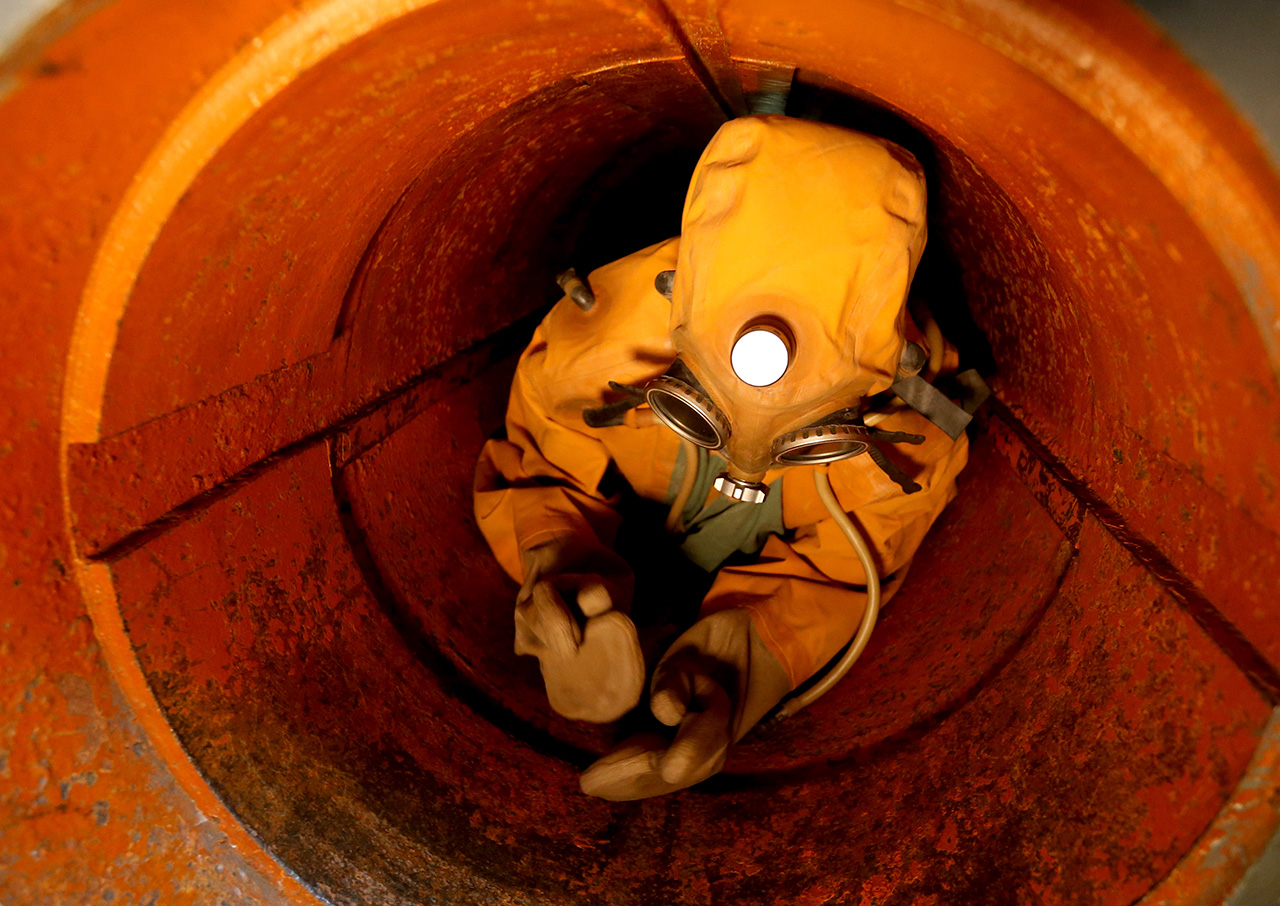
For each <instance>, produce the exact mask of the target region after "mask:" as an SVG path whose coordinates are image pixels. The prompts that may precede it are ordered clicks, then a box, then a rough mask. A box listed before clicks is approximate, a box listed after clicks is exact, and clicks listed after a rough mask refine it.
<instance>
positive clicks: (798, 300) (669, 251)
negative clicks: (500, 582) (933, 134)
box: [475, 116, 967, 799]
mask: <svg viewBox="0 0 1280 906" xmlns="http://www.w3.org/2000/svg"><path fill="white" fill-rule="evenodd" d="M925 201H926V193H925V185H924V177H923V173H922V170H921V168H920V166H919V164H918V163H917V162H916V160H915V159H914V158H913V157H912V156H911V155H910V154H909V153H908V152H906V151H905V150H903V149H902V148H900V147H898V146H896V145H894V144H892V143H890V142H888V141H885V140H883V139H879V138H874V137H871V136H867V135H863V134H860V133H856V132H851V131H848V130H845V129H841V128H837V127H835V126H830V125H825V124H820V123H815V122H809V121H804V120H798V119H791V118H788V117H783V116H765V117H745V118H741V119H736V120H732V121H730V122H728V123H727V124H725V125H724V126H723V127H722V128H721V129H720V130H719V131H718V132H717V133H716V135H715V137H714V138H713V139H712V140H711V142H710V144H709V145H708V146H707V148H706V150H705V151H704V153H703V155H702V157H701V159H700V160H699V162H698V165H697V167H696V169H695V171H694V176H693V180H692V183H691V185H690V188H689V192H688V195H687V197H686V201H685V207H684V213H683V217H682V231H681V235H680V236H679V237H677V238H675V239H670V240H668V241H666V242H662V243H659V244H657V245H655V246H652V247H650V248H647V249H644V250H643V251H640V252H637V253H635V254H633V255H630V256H628V257H626V258H623V259H621V260H619V261H616V262H614V263H612V264H609V265H607V266H605V267H602V268H600V269H598V270H596V271H594V272H593V273H592V274H590V276H589V284H590V286H589V291H587V292H582V290H583V289H585V288H584V287H577V288H576V289H577V292H576V296H577V302H578V304H575V302H574V300H573V299H571V298H569V297H566V298H565V299H564V300H562V301H561V302H560V303H559V304H557V305H556V306H555V307H554V308H553V309H552V311H551V312H550V314H548V315H547V317H546V319H545V320H544V321H543V322H542V324H541V325H540V326H539V328H538V330H537V331H536V333H535V334H534V337H533V341H532V342H531V343H530V345H529V347H528V348H527V349H526V350H525V352H524V354H523V356H522V357H521V359H520V362H519V365H518V367H517V371H516V375H515V379H514V382H513V384H512V388H511V398H510V403H509V408H508V411H507V420H506V436H505V438H502V439H495V440H492V441H490V442H489V443H488V445H487V446H486V447H485V448H484V451H483V452H482V454H481V457H480V461H479V464H478V466H477V472H476V487H475V508H476V516H477V519H478V522H479V525H480V528H481V530H482V531H483V533H484V535H485V537H486V539H487V540H488V542H489V544H490V545H491V547H492V548H493V551H494V553H495V555H496V556H497V558H498V560H499V561H500V563H501V564H502V566H503V568H504V569H505V570H506V571H507V572H508V573H509V574H510V575H511V576H512V577H514V578H515V579H516V581H518V582H520V583H521V588H520V591H519V593H518V595H517V599H516V612H515V624H516V640H515V646H516V651H517V653H521V654H530V655H533V656H536V657H537V658H538V659H539V662H540V666H541V669H542V674H543V678H544V680H545V683H546V689H547V694H548V698H549V700H550V703H551V705H552V707H553V708H554V709H555V710H556V711H557V712H559V713H560V714H562V715H565V716H566V717H570V718H575V719H580V720H588V721H597V722H607V721H613V720H616V719H618V718H619V717H620V716H622V715H623V714H624V713H625V712H627V711H628V710H630V709H631V708H633V707H635V706H636V704H637V703H638V702H639V700H640V697H641V694H642V692H643V690H644V684H645V664H644V658H643V656H642V653H641V648H640V644H639V641H638V637H637V633H636V629H635V626H634V625H633V623H632V621H631V619H630V618H629V617H628V613H629V608H630V605H631V594H632V586H633V580H632V573H631V571H630V568H629V567H628V565H627V564H626V563H625V562H624V561H623V560H622V558H621V557H620V556H619V555H618V554H617V553H615V551H614V550H613V545H614V538H615V535H616V533H617V530H618V527H619V519H620V517H619V515H618V512H617V503H618V496H617V494H616V493H614V494H611V492H610V489H611V486H612V485H615V484H616V481H614V480H613V479H614V477H615V476H616V475H620V476H621V477H622V478H625V480H626V483H627V484H628V485H629V486H630V490H631V491H632V492H634V493H635V494H636V495H639V496H640V497H642V498H647V499H649V500H655V501H661V502H662V503H664V504H666V505H667V506H668V507H669V510H670V516H669V518H668V519H667V529H668V531H670V532H671V533H673V534H674V535H675V536H676V538H677V539H678V540H679V542H680V544H681V547H682V549H683V551H684V553H685V555H686V556H687V557H688V558H689V559H690V560H692V561H693V562H694V563H696V564H698V565H699V566H701V567H703V568H704V569H706V570H708V571H715V570H718V572H717V573H716V575H715V579H714V582H713V584H712V585H711V589H710V592H709V593H708V594H707V595H706V597H705V598H704V600H703V603H702V609H701V615H700V617H699V619H698V620H697V622H695V623H694V624H693V625H692V626H691V627H690V628H689V629H688V630H687V631H685V632H684V633H683V634H682V635H681V636H680V637H679V638H678V639H677V640H676V641H675V643H674V644H673V645H672V646H671V647H670V649H669V650H668V651H667V652H666V654H665V655H664V656H663V657H662V658H661V660H660V661H659V663H658V664H657V667H656V669H655V671H654V675H653V679H652V681H651V693H650V700H649V704H650V708H651V710H652V711H653V714H654V715H655V716H656V717H657V718H658V719H659V720H660V721H661V722H662V723H664V724H666V725H668V726H674V727H677V728H678V729H677V730H676V732H675V736H674V739H668V738H666V737H664V736H659V735H657V734H645V735H641V736H638V737H635V738H633V739H631V740H629V741H627V742H626V743H624V744H623V745H622V746H621V747H620V748H619V749H617V750H616V751H614V752H612V753H611V754H609V755H607V756H605V757H604V758H602V759H600V760H599V761H598V762H596V763H595V764H594V765H592V766H591V767H590V768H589V769H588V770H587V771H586V772H585V773H584V774H583V776H582V779H581V785H582V788H583V790H584V791H585V792H587V793H589V794H592V795H597V796H602V797H604V798H608V799H636V798H643V797H646V796H652V795H658V794H661V793H665V792H670V791H672V790H677V789H682V788H684V787H687V786H690V785H692V784H694V783H697V782H698V781H700V780H702V779H704V778H706V777H708V776H710V775H711V774H713V773H715V772H716V771H717V770H719V768H720V767H721V765H722V764H723V762H724V758H725V754H726V752H727V750H728V748H729V746H730V745H731V744H732V743H733V742H735V741H737V740H738V739H740V738H741V737H742V735H743V734H745V733H746V732H747V731H748V730H749V729H750V728H751V727H752V726H753V725H754V724H755V723H757V722H758V721H759V720H760V719H761V718H762V717H764V716H765V715H766V714H767V713H768V712H769V711H770V710H771V709H772V708H773V707H774V706H775V705H777V704H778V703H779V702H780V701H781V700H782V699H783V698H784V697H786V696H787V695H788V694H789V693H790V692H791V691H792V690H794V689H795V688H796V687H797V686H799V685H800V684H802V683H804V682H805V681H806V680H807V679H809V678H810V677H812V676H814V675H815V673H817V672H818V671H819V670H820V669H821V668H822V667H823V666H824V665H825V664H826V663H827V662H828V661H830V660H831V659H832V658H833V657H834V656H835V655H836V654H838V653H839V652H840V650H841V649H842V648H843V647H844V646H846V645H847V644H848V643H849V640H850V638H851V637H852V636H853V635H854V633H855V631H856V630H857V629H858V628H859V625H860V622H861V620H862V617H863V612H864V609H865V608H866V605H867V592H866V588H867V585H868V576H867V575H866V571H865V570H864V569H863V567H862V565H861V561H860V560H859V558H858V556H857V555H856V554H855V552H854V550H853V548H851V546H850V544H849V542H848V541H847V540H846V536H845V535H844V534H843V533H842V531H841V529H840V527H839V525H837V522H836V520H835V519H833V518H832V511H830V510H829V509H828V508H827V507H824V504H823V503H822V501H821V500H820V497H819V490H818V488H817V485H816V484H815V482H814V480H813V475H812V473H813V471H814V470H815V469H821V470H824V471H825V470H829V473H828V474H829V480H830V486H831V488H832V489H833V490H834V495H835V499H836V500H837V501H838V504H839V509H841V510H843V511H845V512H846V513H849V514H851V515H852V517H853V519H854V521H855V522H856V523H857V525H858V526H860V528H861V531H862V533H863V534H864V535H865V536H866V538H867V539H868V541H869V542H870V548H871V554H872V558H873V560H874V564H875V567H876V571H877V573H878V575H879V578H880V579H881V580H883V583H884V597H885V598H886V599H887V598H888V597H889V596H890V595H891V594H892V593H893V592H894V591H896V589H897V588H898V586H899V585H900V584H901V581H902V578H903V576H904V574H905V572H906V568H907V566H908V564H909V563H910V561H911V558H912V556H913V555H914V553H915V551H916V549H917V548H918V546H919V545H920V543H921V541H922V539H923V538H924V536H925V533H926V532H927V531H928V529H929V527H930V525H931V524H932V523H933V522H934V520H935V519H936V518H937V516H938V514H939V513H940V512H941V511H942V509H943V507H944V506H945V505H946V504H947V503H948V501H950V500H951V499H952V498H953V497H954V495H955V478H956V475H957V474H958V473H959V472H960V470H961V469H962V468H963V467H964V464H965V462H966V458H967V443H966V438H965V436H964V434H963V430H962V429H963V425H961V427H960V429H959V430H956V429H954V428H952V429H951V430H950V432H949V433H948V432H944V431H943V430H941V429H940V428H939V427H937V426H936V425H935V424H934V423H933V422H932V421H930V419H929V418H926V417H925V416H924V415H922V414H920V413H919V412H917V411H915V410H914V409H912V408H907V407H905V406H902V405H901V401H900V400H899V399H897V397H896V396H895V395H894V394H893V393H892V391H891V388H895V387H896V388H898V389H899V391H900V395H903V396H905V397H907V398H910V397H912V396H913V393H906V394H902V393H901V388H902V387H903V386H909V385H910V382H911V380H914V381H915V382H916V384H915V389H916V390H917V391H921V390H922V391H923V395H922V394H920V393H915V394H914V395H915V396H917V397H919V398H921V399H925V404H924V405H921V404H920V403H919V402H918V401H913V403H912V404H913V405H915V406H916V407H917V408H919V409H921V410H922V411H925V412H928V411H929V409H930V406H929V404H928V399H926V398H927V397H928V396H929V394H930V392H931V393H932V394H933V396H934V397H937V396H938V395H939V394H938V393H937V391H936V390H933V388H932V387H931V386H929V385H927V384H926V385H924V386H923V387H921V386H920V384H921V381H920V379H919V378H914V379H911V378H910V376H911V375H912V374H914V373H915V372H916V371H918V370H919V369H920V367H921V364H922V362H923V361H924V360H926V359H928V358H929V357H930V356H932V361H933V362H934V363H935V364H936V363H937V362H938V361H939V359H945V358H946V355H947V354H948V350H945V349H943V348H941V347H942V345H944V344H943V341H941V340H940V338H939V337H938V336H937V335H936V334H934V335H933V343H932V344H930V343H929V341H928V340H927V339H926V337H925V335H924V334H922V332H921V331H920V330H919V329H918V328H917V327H916V325H915V324H914V323H913V322H912V321H911V319H910V317H909V315H908V313H907V308H906V300H907V293H908V289H909V287H910V284H911V280H912V277H913V275H914V272H915V268H916V265H917V263H918V262H919V260H920V255H921V253H922V251H923V249H924V245H925V236H926V228H925ZM673 272H674V273H673ZM909 340H910V341H911V342H908V341H909ZM929 346H932V347H933V348H931V349H928V348H926V347H929ZM949 352H950V354H951V355H954V350H950V351H949ZM904 381H906V383H903V382H904ZM945 405H946V404H945V402H944V408H945ZM935 408H936V407H935ZM952 408H953V409H954V406H953V407H952ZM965 420H967V418H966V419H965ZM939 421H944V420H940V419H939ZM902 441H907V442H908V443H905V444H904V443H902ZM889 443H893V444H894V446H893V448H892V457H886V456H885V455H884V452H883V449H882V446H881V445H882V444H889ZM859 454H861V455H859ZM867 454H870V455H867ZM717 491H719V493H717ZM744 554H745V555H755V556H754V559H748V558H745V557H744V556H743V555H744ZM731 557H732V562H731V563H730V565H724V566H722V564H723V563H724V562H725V561H726V560H729V559H731ZM744 560H747V561H748V562H742V561H744ZM655 568H659V567H655Z"/></svg>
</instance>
